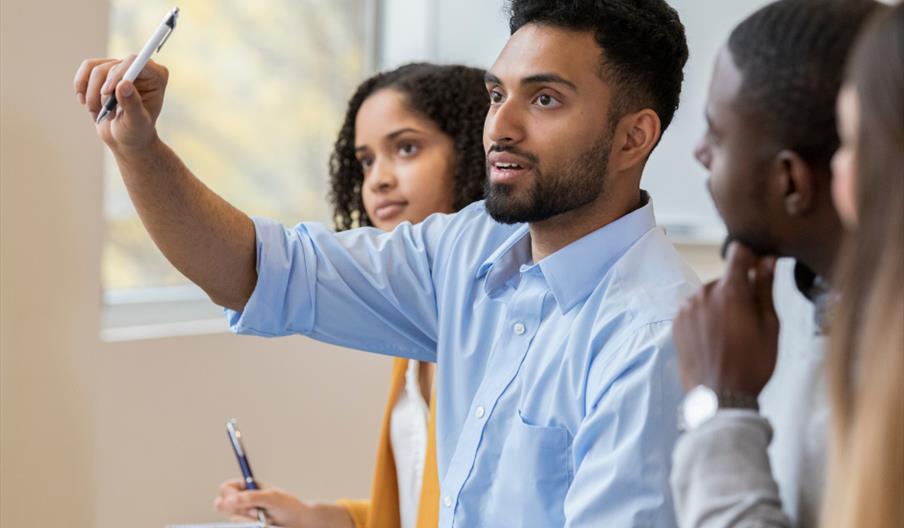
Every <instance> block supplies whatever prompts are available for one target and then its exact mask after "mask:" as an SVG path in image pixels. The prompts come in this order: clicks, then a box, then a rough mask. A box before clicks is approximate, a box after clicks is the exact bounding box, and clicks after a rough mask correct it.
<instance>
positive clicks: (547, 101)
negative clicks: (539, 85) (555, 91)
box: [537, 94, 559, 108]
mask: <svg viewBox="0 0 904 528" xmlns="http://www.w3.org/2000/svg"><path fill="white" fill-rule="evenodd" d="M537 104H538V105H540V106H542V107H544V108H553V107H556V106H558V105H559V101H558V100H557V99H556V98H555V97H553V96H551V95H549V94H541V95H539V96H538V97H537Z"/></svg>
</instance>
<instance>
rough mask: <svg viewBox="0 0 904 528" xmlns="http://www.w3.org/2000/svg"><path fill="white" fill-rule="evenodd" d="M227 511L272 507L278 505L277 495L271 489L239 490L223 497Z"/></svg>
mask: <svg viewBox="0 0 904 528" xmlns="http://www.w3.org/2000/svg"><path fill="white" fill-rule="evenodd" d="M223 502H224V503H225V504H226V507H227V508H229V511H242V510H251V509H254V508H264V509H267V508H272V507H276V506H278V505H279V496H278V494H277V493H276V492H274V491H272V490H252V491H241V492H239V493H236V494H234V495H230V496H229V497H226V498H224V499H223Z"/></svg>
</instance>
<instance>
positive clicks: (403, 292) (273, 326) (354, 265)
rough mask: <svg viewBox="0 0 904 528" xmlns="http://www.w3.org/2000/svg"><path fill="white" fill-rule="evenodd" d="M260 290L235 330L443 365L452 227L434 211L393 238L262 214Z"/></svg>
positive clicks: (236, 316) (234, 318)
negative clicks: (439, 298) (440, 333)
mask: <svg viewBox="0 0 904 528" xmlns="http://www.w3.org/2000/svg"><path fill="white" fill-rule="evenodd" d="M253 221H254V227H255V233H256V238H257V284H256V285H255V288H254V292H253V293H252V295H251V297H250V299H249V300H248V302H247V303H246V305H245V307H244V310H243V311H242V312H236V311H233V310H228V309H227V310H226V316H227V318H228V320H229V325H230V328H231V329H232V330H233V331H234V332H236V333H240V334H250V335H258V336H264V337H275V336H283V335H288V334H303V335H307V336H309V337H312V338H314V339H317V340H320V341H324V342H327V343H332V344H336V345H340V346H346V347H351V348H357V349H361V350H367V351H371V352H377V353H381V354H388V355H393V356H401V357H407V358H411V359H418V360H423V361H435V360H436V338H437V308H436V292H435V289H434V280H433V264H434V258H435V250H436V245H437V243H438V241H439V239H440V238H441V237H442V235H443V233H444V231H446V227H447V224H448V217H446V216H445V215H434V216H431V217H430V218H428V219H427V220H425V221H424V222H422V223H420V224H418V225H415V226H412V225H410V224H407V223H405V224H402V225H400V226H399V227H398V228H397V229H396V230H394V231H392V232H391V233H383V232H381V231H379V230H376V229H372V228H362V229H354V230H350V231H345V232H342V233H334V232H332V231H330V230H329V229H327V228H325V227H324V226H322V225H320V224H316V223H302V224H298V225H297V226H295V227H294V228H291V229H287V228H285V227H283V226H282V225H280V224H278V223H277V222H274V221H272V220H268V219H265V218H253Z"/></svg>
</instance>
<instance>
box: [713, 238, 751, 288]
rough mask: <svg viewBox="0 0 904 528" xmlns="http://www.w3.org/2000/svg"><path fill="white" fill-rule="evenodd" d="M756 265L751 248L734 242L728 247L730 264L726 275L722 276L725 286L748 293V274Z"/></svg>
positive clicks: (727, 265) (727, 266)
mask: <svg viewBox="0 0 904 528" xmlns="http://www.w3.org/2000/svg"><path fill="white" fill-rule="evenodd" d="M755 265H756V257H754V255H753V252H752V251H750V248H748V247H747V246H745V245H744V244H742V243H740V242H738V241H733V242H732V243H731V245H729V246H728V263H727V264H726V270H725V274H724V275H723V276H722V279H721V281H720V282H721V283H722V285H723V286H731V287H734V288H735V289H739V290H742V291H746V290H748V289H749V286H748V284H749V282H750V281H749V279H748V273H749V271H750V269H751V268H752V267H754V266H755Z"/></svg>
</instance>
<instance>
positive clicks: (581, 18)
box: [509, 0, 688, 132]
mask: <svg viewBox="0 0 904 528" xmlns="http://www.w3.org/2000/svg"><path fill="white" fill-rule="evenodd" d="M509 12H510V13H511V19H510V20H509V28H510V29H511V32H512V34H514V33H515V32H516V31H518V30H519V29H520V28H521V27H522V26H524V25H526V24H548V25H550V26H554V27H560V28H564V29H569V30H572V31H593V33H594V36H595V38H596V42H597V44H598V45H599V47H600V49H601V50H602V51H603V64H602V65H601V69H600V73H601V74H602V76H603V78H604V79H606V80H611V81H613V82H614V83H615V85H616V88H617V90H616V91H615V94H616V95H615V98H614V101H613V111H612V113H611V114H610V120H611V122H612V123H613V124H614V122H616V121H617V120H618V119H621V117H623V116H624V115H625V114H627V113H629V112H636V111H638V110H641V109H643V108H651V109H652V110H653V111H654V112H656V114H657V115H658V116H659V120H660V122H661V123H662V130H663V132H664V131H665V129H666V128H668V126H669V123H671V122H672V117H674V115H675V111H676V110H677V109H678V102H679V99H680V98H681V83H682V82H683V81H684V64H685V63H686V62H687V54H688V51H687V39H686V38H685V35H684V25H683V24H682V23H681V20H680V18H679V17H678V13H677V12H676V11H675V10H674V9H672V8H671V7H669V5H668V4H667V3H666V2H665V1H664V0H510V2H509Z"/></svg>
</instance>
